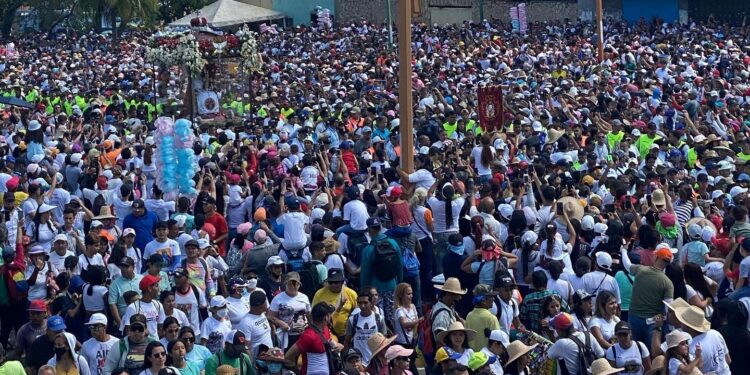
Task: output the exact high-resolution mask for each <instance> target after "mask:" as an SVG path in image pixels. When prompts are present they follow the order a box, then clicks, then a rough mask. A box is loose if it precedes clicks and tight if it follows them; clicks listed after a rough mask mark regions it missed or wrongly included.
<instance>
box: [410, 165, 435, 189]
mask: <svg viewBox="0 0 750 375" xmlns="http://www.w3.org/2000/svg"><path fill="white" fill-rule="evenodd" d="M409 182H411V183H412V184H416V185H417V186H416V187H417V188H425V189H429V188H430V187H432V184H434V183H435V176H433V175H432V172H430V171H428V170H426V169H419V170H417V171H415V172H414V173H412V174H410V175H409Z"/></svg>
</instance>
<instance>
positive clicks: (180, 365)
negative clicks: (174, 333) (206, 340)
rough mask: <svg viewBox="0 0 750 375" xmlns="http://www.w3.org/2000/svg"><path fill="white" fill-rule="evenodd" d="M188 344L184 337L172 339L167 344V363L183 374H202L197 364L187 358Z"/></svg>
mask: <svg viewBox="0 0 750 375" xmlns="http://www.w3.org/2000/svg"><path fill="white" fill-rule="evenodd" d="M186 347H187V345H186V344H185V341H184V340H182V339H176V340H172V341H170V342H169V343H168V344H167V354H168V355H167V365H168V366H171V367H174V368H176V369H177V370H178V371H179V372H180V374H181V375H200V373H201V370H200V367H198V365H197V364H195V363H193V362H188V361H187V359H186V355H187V349H186Z"/></svg>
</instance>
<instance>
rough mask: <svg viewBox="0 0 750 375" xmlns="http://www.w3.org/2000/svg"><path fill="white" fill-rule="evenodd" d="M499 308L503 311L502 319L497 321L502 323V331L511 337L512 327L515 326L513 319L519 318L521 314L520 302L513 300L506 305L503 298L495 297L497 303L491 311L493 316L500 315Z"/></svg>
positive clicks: (493, 304)
mask: <svg viewBox="0 0 750 375" xmlns="http://www.w3.org/2000/svg"><path fill="white" fill-rule="evenodd" d="M498 304H499V306H498ZM498 307H499V308H500V309H502V311H501V314H500V317H498V319H497V320H498V321H499V322H500V329H502V330H503V331H504V332H505V333H507V334H509V335H510V327H511V326H513V318H516V317H518V314H519V311H518V302H516V300H514V299H513V298H511V299H510V301H508V303H505V301H503V300H502V298H500V297H495V301H494V302H493V303H492V308H491V309H490V312H491V313H492V315H495V316H497V315H498V314H497V312H498Z"/></svg>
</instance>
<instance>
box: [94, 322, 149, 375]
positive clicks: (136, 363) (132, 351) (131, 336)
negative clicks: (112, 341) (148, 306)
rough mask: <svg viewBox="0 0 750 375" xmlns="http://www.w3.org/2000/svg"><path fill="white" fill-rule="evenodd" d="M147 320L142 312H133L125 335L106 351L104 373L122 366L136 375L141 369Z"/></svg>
mask: <svg viewBox="0 0 750 375" xmlns="http://www.w3.org/2000/svg"><path fill="white" fill-rule="evenodd" d="M147 323H148V320H147V319H146V316H144V315H143V314H133V315H131V316H130V319H129V321H128V331H127V335H126V336H125V337H124V338H123V339H122V340H120V342H119V343H118V345H113V346H112V347H111V348H110V350H109V353H107V361H106V363H105V364H104V373H105V374H107V373H112V372H113V371H114V370H115V369H117V368H124V369H126V370H127V371H128V373H129V374H130V375H138V374H139V373H140V372H141V371H142V370H143V364H144V361H145V358H144V354H143V353H145V352H146V347H147V346H148V344H149V343H151V342H152V341H154V340H153V339H151V338H150V337H149V332H148V326H147Z"/></svg>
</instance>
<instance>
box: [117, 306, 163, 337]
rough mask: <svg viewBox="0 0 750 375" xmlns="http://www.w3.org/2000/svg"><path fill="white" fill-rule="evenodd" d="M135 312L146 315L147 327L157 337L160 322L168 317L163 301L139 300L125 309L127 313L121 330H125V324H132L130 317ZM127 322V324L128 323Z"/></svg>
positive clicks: (150, 333)
mask: <svg viewBox="0 0 750 375" xmlns="http://www.w3.org/2000/svg"><path fill="white" fill-rule="evenodd" d="M135 314H143V315H144V316H145V317H146V327H147V328H148V335H149V336H151V337H153V338H156V337H158V334H159V330H158V328H159V322H163V321H164V319H166V315H165V314H164V306H162V304H161V302H159V301H156V300H152V301H151V302H143V301H141V300H137V301H135V302H133V303H131V304H129V305H128V307H127V308H126V309H125V314H124V315H123V317H122V322H120V331H123V332H125V326H126V325H130V317H131V316H133V315H135ZM126 323H127V324H126Z"/></svg>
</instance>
